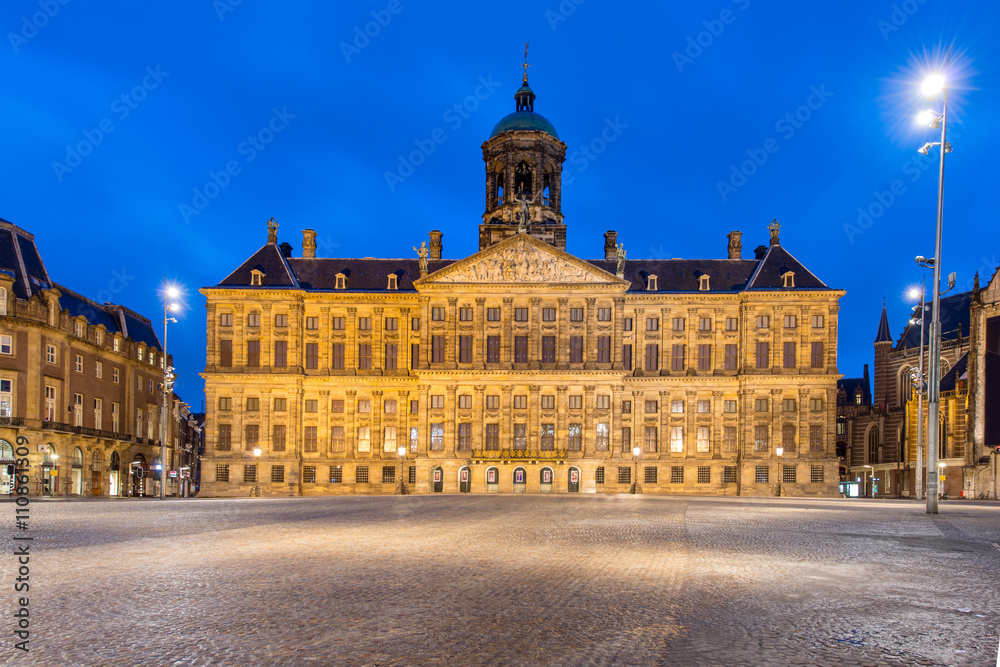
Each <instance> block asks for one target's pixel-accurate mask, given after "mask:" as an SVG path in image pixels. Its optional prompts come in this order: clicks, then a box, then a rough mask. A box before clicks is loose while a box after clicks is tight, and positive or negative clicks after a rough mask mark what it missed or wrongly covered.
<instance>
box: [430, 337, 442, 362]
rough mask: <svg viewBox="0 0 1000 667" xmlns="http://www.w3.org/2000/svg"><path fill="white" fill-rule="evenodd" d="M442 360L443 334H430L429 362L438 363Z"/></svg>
mask: <svg viewBox="0 0 1000 667" xmlns="http://www.w3.org/2000/svg"><path fill="white" fill-rule="evenodd" d="M443 361H444V336H431V362H432V363H435V364H440V363H442V362H443Z"/></svg>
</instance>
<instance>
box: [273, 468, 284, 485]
mask: <svg viewBox="0 0 1000 667" xmlns="http://www.w3.org/2000/svg"><path fill="white" fill-rule="evenodd" d="M284 481H285V466H271V482H272V483H273V484H281V483H283V482H284Z"/></svg>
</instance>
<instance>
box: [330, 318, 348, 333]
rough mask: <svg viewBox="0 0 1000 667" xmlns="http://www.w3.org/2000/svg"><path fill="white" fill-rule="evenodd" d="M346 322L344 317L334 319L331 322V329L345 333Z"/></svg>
mask: <svg viewBox="0 0 1000 667" xmlns="http://www.w3.org/2000/svg"><path fill="white" fill-rule="evenodd" d="M345 322H346V318H343V317H334V318H333V319H332V320H331V321H330V328H332V329H333V330H334V331H343V330H344V325H345Z"/></svg>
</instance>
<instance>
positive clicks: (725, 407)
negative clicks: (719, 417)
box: [722, 401, 736, 412]
mask: <svg viewBox="0 0 1000 667" xmlns="http://www.w3.org/2000/svg"><path fill="white" fill-rule="evenodd" d="M722 411H723V412H736V401H723V402H722Z"/></svg>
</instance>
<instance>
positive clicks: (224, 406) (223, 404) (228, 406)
mask: <svg viewBox="0 0 1000 667" xmlns="http://www.w3.org/2000/svg"><path fill="white" fill-rule="evenodd" d="M232 409H233V399H232V398H230V397H228V396H222V397H220V398H219V410H223V411H225V410H232Z"/></svg>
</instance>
